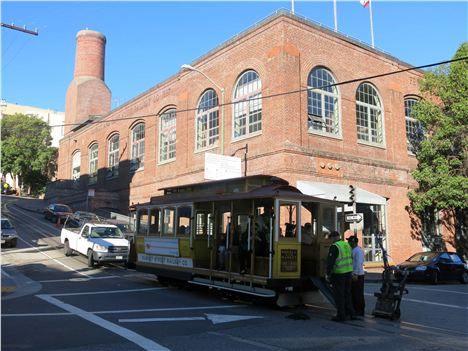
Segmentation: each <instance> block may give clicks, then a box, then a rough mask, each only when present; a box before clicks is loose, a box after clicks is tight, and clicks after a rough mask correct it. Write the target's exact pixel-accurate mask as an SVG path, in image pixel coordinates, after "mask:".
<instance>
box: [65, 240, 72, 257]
mask: <svg viewBox="0 0 468 351" xmlns="http://www.w3.org/2000/svg"><path fill="white" fill-rule="evenodd" d="M63 251H64V252H65V256H71V255H72V254H73V250H72V249H70V243H69V242H68V240H65V243H64V244H63Z"/></svg>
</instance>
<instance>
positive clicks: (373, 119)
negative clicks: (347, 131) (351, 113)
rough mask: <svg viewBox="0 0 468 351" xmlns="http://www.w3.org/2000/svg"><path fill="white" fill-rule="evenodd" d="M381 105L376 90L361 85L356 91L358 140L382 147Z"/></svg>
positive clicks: (368, 85) (369, 86)
mask: <svg viewBox="0 0 468 351" xmlns="http://www.w3.org/2000/svg"><path fill="white" fill-rule="evenodd" d="M382 111H383V109H382V104H381V102H380V98H379V95H378V93H377V90H376V89H375V88H374V87H373V86H372V85H371V84H369V83H362V84H361V85H360V86H359V88H358V90H357V91H356V127H357V137H358V140H361V141H364V142H367V143H369V144H377V145H383V143H384V137H383V116H382Z"/></svg>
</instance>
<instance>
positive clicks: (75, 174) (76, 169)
mask: <svg viewBox="0 0 468 351" xmlns="http://www.w3.org/2000/svg"><path fill="white" fill-rule="evenodd" d="M80 165H81V152H79V151H77V152H75V153H74V154H73V157H72V180H73V181H74V182H79V181H80Z"/></svg>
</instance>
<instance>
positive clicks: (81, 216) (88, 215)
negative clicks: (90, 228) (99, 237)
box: [73, 211, 101, 222]
mask: <svg viewBox="0 0 468 351" xmlns="http://www.w3.org/2000/svg"><path fill="white" fill-rule="evenodd" d="M73 217H75V219H77V220H79V221H83V220H85V221H87V222H100V221H101V218H100V217H99V216H98V215H97V214H95V213H93V212H86V211H76V212H75V213H74V214H73Z"/></svg>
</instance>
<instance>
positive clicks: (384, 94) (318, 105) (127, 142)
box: [54, 12, 423, 262]
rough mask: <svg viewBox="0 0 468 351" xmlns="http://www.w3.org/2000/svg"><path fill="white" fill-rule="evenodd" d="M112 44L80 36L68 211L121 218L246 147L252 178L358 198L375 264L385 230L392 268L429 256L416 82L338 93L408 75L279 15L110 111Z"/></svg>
mask: <svg viewBox="0 0 468 351" xmlns="http://www.w3.org/2000/svg"><path fill="white" fill-rule="evenodd" d="M104 46H105V37H104V36H103V35H102V34H100V33H97V32H93V31H81V32H79V33H78V35H77V54H76V68H75V77H74V80H73V81H72V83H71V84H70V87H69V90H68V93H67V106H66V117H65V118H66V123H67V124H72V125H71V126H70V127H69V128H67V130H66V135H65V137H64V138H63V139H62V141H61V144H60V151H59V162H58V178H59V179H61V181H59V182H57V184H55V186H54V189H55V195H54V196H56V197H60V196H61V198H62V199H63V200H64V201H67V200H68V202H69V203H71V204H72V205H73V202H74V201H75V203H76V201H83V200H84V198H83V196H84V197H86V195H83V194H85V193H86V192H87V189H88V188H92V189H95V191H96V196H95V197H94V198H93V203H92V206H94V207H102V206H105V207H113V208H119V209H121V210H122V211H124V210H126V209H127V208H128V205H129V204H131V203H138V202H140V203H141V202H147V201H149V199H150V197H151V196H154V195H157V194H159V192H158V189H160V188H162V187H167V186H173V185H180V184H187V183H193V182H198V181H203V180H204V156H205V152H210V153H218V154H220V153H223V154H224V155H231V154H232V153H234V152H235V151H236V150H237V149H239V148H242V147H244V146H245V145H248V153H247V167H246V169H247V174H248V175H253V174H271V175H275V176H278V177H282V178H284V179H286V180H288V181H289V182H290V184H291V185H294V186H297V187H299V188H300V189H301V190H302V191H303V192H307V193H309V194H312V195H318V196H323V197H328V198H336V199H338V200H342V201H346V198H347V196H348V186H349V184H352V185H354V186H355V187H357V188H358V189H357V203H358V205H357V212H358V213H362V214H363V216H364V221H363V222H361V224H360V227H359V233H360V234H359V235H360V236H361V239H362V240H363V243H364V247H365V249H366V255H367V256H366V258H367V260H368V261H369V262H378V261H380V260H381V256H380V251H379V250H378V249H377V247H376V243H375V234H377V232H381V233H384V235H385V236H386V245H387V247H388V250H389V253H390V255H391V256H392V258H393V260H394V261H399V260H401V259H404V258H406V257H407V256H409V255H410V254H412V253H414V252H416V251H418V250H421V248H422V244H421V242H420V241H418V240H415V239H412V237H411V223H410V218H409V215H408V213H407V212H406V210H405V207H406V206H407V205H408V204H409V202H408V199H407V196H406V194H407V192H408V190H409V189H410V188H411V187H412V186H414V185H415V184H414V183H413V181H412V179H411V177H410V171H411V169H413V168H414V167H415V166H416V159H415V157H414V156H413V155H412V154H411V152H410V149H411V145H410V144H409V143H408V141H407V137H409V138H411V136H412V135H413V134H412V131H414V130H415V128H416V126H415V123H414V121H412V120H411V119H410V118H409V117H408V116H407V114H408V111H409V110H410V108H411V104H412V103H413V102H414V101H415V99H416V98H417V94H418V80H419V79H420V78H421V77H422V75H423V73H422V72H421V71H417V70H411V71H407V72H404V73H398V74H393V75H388V76H385V77H381V78H376V79H369V80H366V79H364V80H359V81H354V82H350V83H348V84H337V85H334V84H336V83H341V82H346V81H350V80H355V79H358V78H365V77H370V76H374V75H379V74H382V73H386V72H393V71H398V70H401V69H406V68H409V67H411V66H410V65H408V64H406V63H404V62H401V61H399V60H398V59H396V58H394V57H391V56H389V55H387V54H384V53H382V52H380V51H377V50H374V49H372V48H370V47H368V46H366V45H363V44H362V43H359V42H356V41H354V40H352V39H349V38H347V37H345V36H343V35H340V34H339V33H335V32H333V31H330V30H327V29H324V28H323V27H320V26H318V25H315V24H313V23H310V22H308V21H306V20H303V19H300V18H298V17H295V16H294V15H291V14H289V13H286V12H280V13H277V14H275V15H273V16H271V17H269V18H267V19H266V20H264V21H263V22H261V23H260V24H258V25H256V26H255V27H253V28H251V29H248V30H247V31H245V32H243V33H241V34H240V35H238V36H236V37H235V38H233V39H232V40H229V41H227V42H226V43H224V44H222V45H220V46H219V47H217V48H216V49H214V50H212V51H210V52H209V53H207V54H206V55H205V56H203V57H201V58H199V59H197V60H196V61H194V62H192V63H191V66H192V68H193V69H190V67H189V69H181V70H180V71H179V72H177V73H176V74H175V75H173V76H171V77H169V78H168V79H167V80H166V81H164V82H161V83H159V84H157V85H156V86H154V87H153V88H151V89H149V90H148V91H146V92H144V93H143V94H141V95H139V96H137V97H135V98H134V99H132V100H131V101H129V102H127V103H126V104H125V105H122V106H120V107H118V108H116V109H115V110H112V111H110V91H109V89H108V88H107V86H106V85H105V83H104ZM308 88H310V89H309V91H308ZM312 88H315V89H312ZM222 100H224V105H223V106H220V105H221V103H222ZM244 151H245V150H242V151H240V152H238V153H237V154H236V156H240V157H243V152H244ZM243 166H244V164H243ZM57 190H59V191H57ZM67 196H68V198H67ZM80 196H81V197H80ZM72 199H73V201H72ZM77 199H79V200H77ZM330 215H331V216H334V215H336V214H330Z"/></svg>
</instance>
